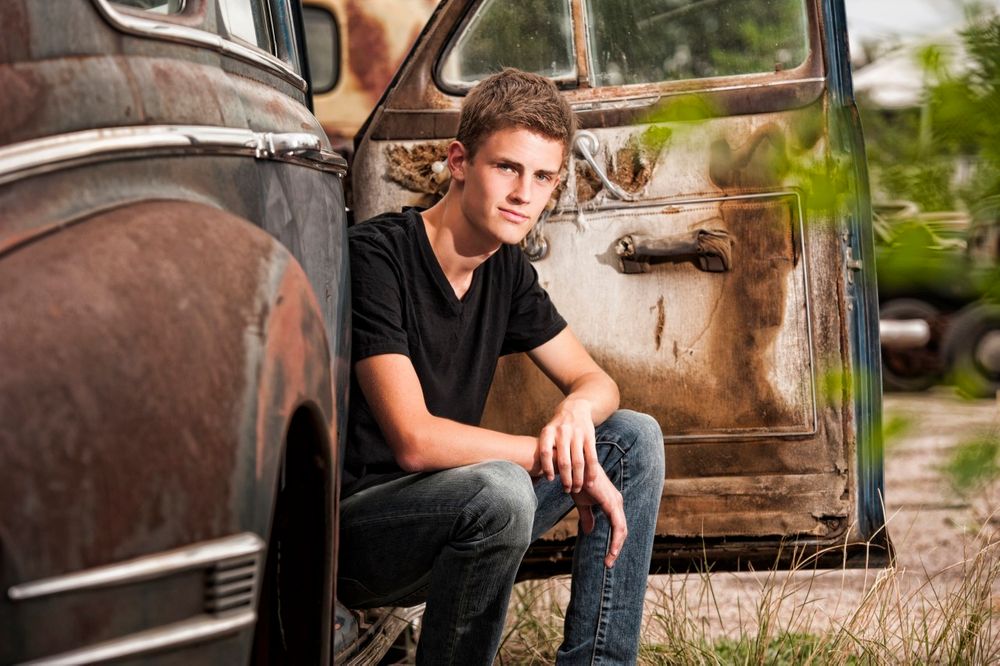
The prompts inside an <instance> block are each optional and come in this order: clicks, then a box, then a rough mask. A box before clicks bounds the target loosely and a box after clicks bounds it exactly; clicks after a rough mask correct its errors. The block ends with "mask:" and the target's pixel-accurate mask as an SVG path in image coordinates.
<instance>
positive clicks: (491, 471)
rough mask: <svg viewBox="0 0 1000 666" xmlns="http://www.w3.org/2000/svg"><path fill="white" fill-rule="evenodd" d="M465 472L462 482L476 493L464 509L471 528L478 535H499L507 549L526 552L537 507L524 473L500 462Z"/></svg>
mask: <svg viewBox="0 0 1000 666" xmlns="http://www.w3.org/2000/svg"><path fill="white" fill-rule="evenodd" d="M465 472H466V473H465V477H466V482H467V483H470V484H474V487H475V488H476V489H477V490H476V493H475V495H474V497H473V499H472V501H470V502H469V505H468V507H467V509H466V515H467V518H469V519H470V521H471V523H472V525H474V526H476V528H477V531H478V532H480V533H481V534H482V535H492V534H498V533H501V532H502V533H504V534H505V535H506V539H507V540H508V541H510V542H511V545H515V546H519V547H520V546H523V547H524V548H527V547H528V545H529V544H530V543H531V527H532V523H533V522H534V517H535V509H536V507H537V500H536V498H535V490H534V486H533V485H532V482H531V476H530V475H529V474H528V472H527V471H526V470H525V469H524V468H523V467H521V466H520V465H517V464H515V463H512V462H508V461H502V460H497V461H490V462H484V463H478V464H475V465H470V466H468V467H467V468H466V469H465Z"/></svg>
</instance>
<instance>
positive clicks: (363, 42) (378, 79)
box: [347, 0, 399, 107]
mask: <svg viewBox="0 0 1000 666" xmlns="http://www.w3.org/2000/svg"><path fill="white" fill-rule="evenodd" d="M364 5H365V3H363V2H359V0H351V1H350V2H348V3H347V32H348V34H349V35H350V40H348V46H347V48H348V54H347V56H348V62H349V66H350V68H351V72H352V73H353V74H354V76H355V77H357V79H358V81H359V82H360V83H361V88H362V89H363V90H364V93H365V95H367V97H368V99H369V101H370V103H371V106H373V107H374V106H375V105H376V104H378V100H379V98H380V97H381V96H382V93H383V92H384V91H385V88H386V86H388V85H389V82H390V81H391V80H392V75H393V74H394V73H395V71H396V67H397V66H398V64H399V63H397V62H393V61H392V59H391V58H390V57H389V56H390V51H389V45H388V43H387V41H386V36H385V26H383V25H382V24H381V23H380V22H379V21H378V20H377V19H376V18H374V17H372V16H370V15H369V14H368V13H367V12H366V11H365V10H364Z"/></svg>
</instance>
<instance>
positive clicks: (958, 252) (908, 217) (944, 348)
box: [875, 202, 1000, 397]
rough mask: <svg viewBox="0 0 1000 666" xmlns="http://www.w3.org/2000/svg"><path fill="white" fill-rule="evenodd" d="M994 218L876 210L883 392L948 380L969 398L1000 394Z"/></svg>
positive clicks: (998, 246)
mask: <svg viewBox="0 0 1000 666" xmlns="http://www.w3.org/2000/svg"><path fill="white" fill-rule="evenodd" d="M991 213H992V211H989V210H987V209H984V210H981V211H980V212H979V214H978V215H976V216H970V215H968V214H966V213H960V212H944V213H940V212H939V213H924V212H920V211H919V210H918V209H917V207H916V206H915V205H913V204H909V205H907V204H906V202H898V203H896V204H894V205H882V206H876V215H877V222H876V225H875V231H876V234H875V238H876V249H877V252H878V279H879V300H880V312H881V319H882V321H881V329H882V331H881V332H882V371H883V380H884V382H885V386H886V388H889V389H895V390H909V391H914V390H923V389H926V388H929V387H931V386H933V385H934V384H936V383H938V382H941V381H945V380H947V381H950V382H952V383H954V384H955V385H956V386H957V387H958V389H959V390H960V391H961V392H962V393H964V394H965V395H967V396H970V397H993V396H994V395H995V394H996V393H997V391H998V390H1000V307H998V305H997V296H998V294H997V293H996V279H997V275H998V271H1000V243H998V242H997V235H998V232H997V229H998V228H1000V224H998V222H997V219H996V218H995V217H993V216H992V214H991Z"/></svg>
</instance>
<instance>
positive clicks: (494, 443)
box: [390, 414, 541, 476]
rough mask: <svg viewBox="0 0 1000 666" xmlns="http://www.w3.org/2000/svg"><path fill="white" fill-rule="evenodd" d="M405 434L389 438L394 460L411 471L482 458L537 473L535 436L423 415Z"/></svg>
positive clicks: (434, 468) (422, 470)
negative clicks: (525, 435) (501, 461)
mask: <svg viewBox="0 0 1000 666" xmlns="http://www.w3.org/2000/svg"><path fill="white" fill-rule="evenodd" d="M410 426H411V427H410V428H409V430H408V432H406V433H400V434H399V435H398V436H397V437H391V438H390V439H391V440H395V441H390V446H391V447H392V449H393V452H394V454H395V456H396V462H398V463H399V465H400V466H401V467H402V468H403V469H405V470H407V471H411V472H428V471H433V470H439V469H450V468H452V467H461V466H463V465H472V464H475V463H479V462H484V461H486V460H509V461H511V462H513V463H516V464H518V465H520V466H521V467H523V468H524V469H526V470H527V471H528V472H529V473H530V474H532V475H533V476H535V475H538V474H540V473H541V472H540V465H539V462H538V454H537V439H536V438H534V437H522V436H518V435H507V434H504V433H500V432H496V431H494V430H488V429H486V428H479V427H476V426H470V425H466V424H464V423H459V422H457V421H452V420H450V419H445V418H440V417H436V416H432V415H430V414H427V415H425V416H423V417H420V418H418V419H417V420H416V422H413V423H411V424H410Z"/></svg>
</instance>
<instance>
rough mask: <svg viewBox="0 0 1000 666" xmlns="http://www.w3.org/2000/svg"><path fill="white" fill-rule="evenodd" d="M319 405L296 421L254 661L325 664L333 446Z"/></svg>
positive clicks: (288, 439) (279, 493) (287, 448)
mask: <svg viewBox="0 0 1000 666" xmlns="http://www.w3.org/2000/svg"><path fill="white" fill-rule="evenodd" d="M328 440H329V437H328V436H327V435H326V432H325V429H324V427H323V420H322V418H321V417H320V416H319V413H318V410H317V409H316V408H315V406H313V405H303V406H301V407H299V408H298V409H297V410H296V411H295V413H294V414H293V416H292V418H291V420H290V421H289V424H288V430H287V431H286V435H285V442H284V455H283V456H282V462H281V468H280V471H279V473H278V481H277V487H276V490H275V500H274V510H273V512H272V517H271V534H270V538H269V539H268V544H267V564H266V566H265V573H264V582H263V588H262V590H261V595H260V604H259V607H258V611H257V626H256V630H255V637H254V652H253V657H254V658H253V661H254V663H257V664H308V663H312V664H315V663H319V662H320V661H321V660H323V659H324V658H325V656H326V650H327V648H326V646H327V645H328V643H329V634H330V626H331V624H330V622H331V621H330V605H331V603H330V590H331V586H332V580H331V578H332V570H333V569H332V555H333V554H332V552H331V551H332V544H333V540H332V535H331V534H330V533H329V532H330V530H331V526H332V520H331V517H329V516H328V515H327V514H328V513H329V511H328V509H327V507H331V506H332V496H331V494H332V488H331V483H330V478H331V475H330V473H329V470H330V465H331V455H330V443H329V441H328Z"/></svg>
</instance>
